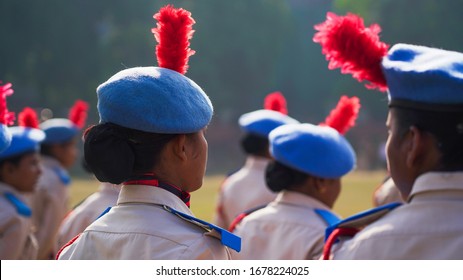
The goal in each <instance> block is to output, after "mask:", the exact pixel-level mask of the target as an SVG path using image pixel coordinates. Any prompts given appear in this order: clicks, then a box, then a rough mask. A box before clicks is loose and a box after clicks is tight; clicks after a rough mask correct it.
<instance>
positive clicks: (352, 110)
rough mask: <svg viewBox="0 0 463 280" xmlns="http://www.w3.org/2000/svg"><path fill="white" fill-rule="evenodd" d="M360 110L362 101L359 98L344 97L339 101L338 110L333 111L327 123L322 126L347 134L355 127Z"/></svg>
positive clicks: (326, 120)
mask: <svg viewBox="0 0 463 280" xmlns="http://www.w3.org/2000/svg"><path fill="white" fill-rule="evenodd" d="M359 110H360V100H359V99H358V97H355V96H354V97H352V98H350V99H349V97H347V96H345V95H343V96H341V98H340V99H339V102H338V105H336V108H335V109H333V110H332V111H331V113H330V114H329V116H328V117H327V118H326V119H325V122H324V123H322V124H320V125H327V126H330V127H332V128H334V129H336V130H337V131H338V132H339V133H341V134H346V132H347V131H348V130H349V129H350V128H351V127H353V126H354V125H355V120H357V116H358V113H359Z"/></svg>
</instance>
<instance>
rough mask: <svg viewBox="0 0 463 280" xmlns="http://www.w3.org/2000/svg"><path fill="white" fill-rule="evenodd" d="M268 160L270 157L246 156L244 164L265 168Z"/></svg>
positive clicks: (248, 166)
mask: <svg viewBox="0 0 463 280" xmlns="http://www.w3.org/2000/svg"><path fill="white" fill-rule="evenodd" d="M269 162H270V159H268V158H263V157H256V156H248V157H247V158H246V163H245V166H246V167H247V168H250V169H262V170H263V169H265V168H266V167H267V165H268V163H269Z"/></svg>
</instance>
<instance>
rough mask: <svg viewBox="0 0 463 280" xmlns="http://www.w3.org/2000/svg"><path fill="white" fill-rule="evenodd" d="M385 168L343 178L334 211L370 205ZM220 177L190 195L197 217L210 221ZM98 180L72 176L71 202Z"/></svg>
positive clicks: (208, 179)
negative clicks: (73, 177)
mask: <svg viewBox="0 0 463 280" xmlns="http://www.w3.org/2000/svg"><path fill="white" fill-rule="evenodd" d="M385 175H386V173H385V171H375V172H367V171H356V172H352V173H350V174H349V175H347V176H346V177H344V178H343V181H342V183H343V187H342V191H341V195H340V197H339V199H338V201H337V202H336V204H335V206H334V211H335V212H336V213H338V214H339V215H341V216H342V217H347V216H350V215H352V214H355V213H357V212H359V211H363V210H365V209H368V208H371V207H372V193H373V191H374V189H375V188H376V186H378V184H379V183H381V181H382V180H383V178H384V176H385ZM223 179H224V177H223V176H207V177H206V178H205V180H204V185H203V187H202V188H201V189H199V190H198V191H196V192H194V193H192V194H191V209H192V211H193V213H194V214H195V215H196V216H197V217H198V218H200V219H203V220H206V221H212V217H213V215H214V208H215V203H216V199H217V194H218V189H219V187H220V184H221V183H222V180H223ZM97 188H98V182H97V181H95V180H92V179H74V180H73V185H72V186H71V205H72V206H73V205H76V204H77V203H79V202H80V201H82V199H84V198H85V197H87V196H88V195H90V194H91V193H92V192H95V191H96V190H97Z"/></svg>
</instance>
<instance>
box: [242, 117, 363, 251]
mask: <svg viewBox="0 0 463 280" xmlns="http://www.w3.org/2000/svg"><path fill="white" fill-rule="evenodd" d="M269 139H270V149H271V154H272V156H273V157H274V158H275V161H274V162H272V163H270V164H269V166H268V167H267V169H266V174H265V175H266V182H267V185H268V187H269V188H270V189H271V190H272V191H273V192H278V196H277V198H276V199H275V200H274V201H273V202H272V203H270V204H269V205H268V206H267V207H265V208H263V209H260V210H257V211H255V212H253V213H251V214H249V215H248V216H246V217H245V218H244V219H243V220H242V221H241V222H240V223H239V224H238V225H237V226H236V230H235V231H234V233H236V234H237V235H239V236H240V237H241V238H242V242H243V250H242V252H240V253H239V254H234V255H233V256H234V257H236V258H239V259H318V258H319V257H320V255H321V253H322V249H323V241H324V233H325V228H326V227H327V226H328V225H330V224H333V223H335V222H337V221H338V220H339V218H338V216H337V215H336V214H335V213H333V212H332V211H331V208H332V207H333V205H334V203H335V201H336V199H337V197H338V195H339V193H340V191H341V178H342V176H344V175H345V174H347V173H348V172H350V171H351V170H352V169H353V168H354V167H355V162H356V156H355V152H354V150H353V148H352V147H351V145H350V144H349V142H348V141H347V140H346V139H345V138H344V137H343V136H342V135H341V134H340V133H338V132H337V131H336V130H335V129H333V128H331V127H329V126H316V125H311V124H291V125H283V126H280V127H278V128H276V129H274V130H273V131H272V132H271V133H270V135H269Z"/></svg>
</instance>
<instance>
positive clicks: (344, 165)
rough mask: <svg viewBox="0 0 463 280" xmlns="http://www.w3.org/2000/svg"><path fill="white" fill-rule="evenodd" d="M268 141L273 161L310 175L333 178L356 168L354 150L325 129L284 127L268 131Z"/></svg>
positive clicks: (333, 132)
mask: <svg viewBox="0 0 463 280" xmlns="http://www.w3.org/2000/svg"><path fill="white" fill-rule="evenodd" d="M269 140H270V152H271V154H272V156H273V157H274V158H275V160H276V161H278V162H280V163H282V164H284V165H286V166H289V167H291V168H294V169H296V170H298V171H301V172H304V173H307V174H310V175H312V176H317V177H320V178H326V179H336V178H340V177H342V176H344V175H345V174H347V173H349V172H350V171H351V170H352V169H354V167H355V162H356V156H355V152H354V149H353V148H352V146H351V145H350V144H349V142H348V141H347V140H346V138H344V136H342V135H341V134H339V133H338V132H337V131H336V130H335V129H333V128H331V127H328V126H317V125H312V124H307V123H306V124H288V125H283V126H280V127H278V128H276V129H275V130H272V132H270V135H269Z"/></svg>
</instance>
